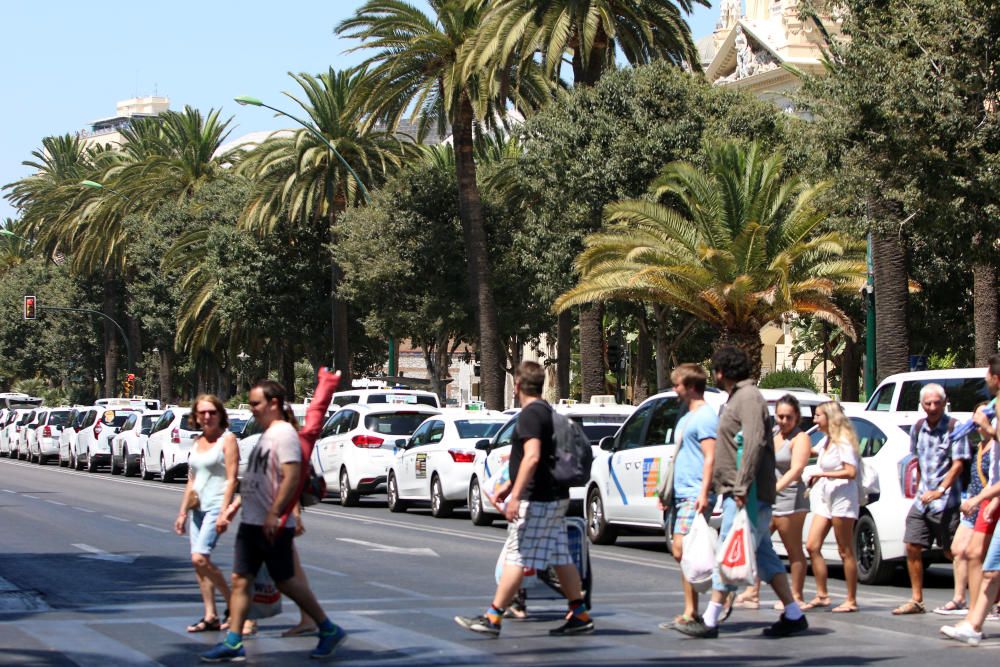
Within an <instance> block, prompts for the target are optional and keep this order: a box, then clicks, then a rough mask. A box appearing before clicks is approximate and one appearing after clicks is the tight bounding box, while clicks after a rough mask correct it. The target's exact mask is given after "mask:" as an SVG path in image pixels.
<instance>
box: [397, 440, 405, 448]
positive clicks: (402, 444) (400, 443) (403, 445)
mask: <svg viewBox="0 0 1000 667" xmlns="http://www.w3.org/2000/svg"><path fill="white" fill-rule="evenodd" d="M395 446H396V447H399V448H400V449H406V438H399V439H398V440H396V442H395Z"/></svg>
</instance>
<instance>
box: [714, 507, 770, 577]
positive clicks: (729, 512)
mask: <svg viewBox="0 0 1000 667" xmlns="http://www.w3.org/2000/svg"><path fill="white" fill-rule="evenodd" d="M737 513H739V507H737V506H736V501H735V500H734V499H733V497H732V496H724V497H723V498H722V526H720V530H719V544H722V541H723V540H725V539H726V536H727V535H729V530H730V529H731V528H732V527H733V521H735V520H736V515H737ZM750 523H751V525H752V530H751V534H752V535H753V539H754V541H755V542H756V544H757V550H756V555H757V578H758V579H760V580H761V581H763V582H765V583H770V582H771V580H772V579H774V578H775V577H776V576H777V575H779V574H785V564H784V563H782V562H781V559H780V558H778V554H776V553H775V552H774V546H773V545H772V544H771V531H770V528H771V506H770V505H769V504H768V503H765V502H762V501H759V500H758V501H757V516H756V517H754V515H753V514H751V515H750ZM761 526H763V527H764V529H763V530H761V529H760V527H761ZM712 588H713V589H715V590H717V591H723V592H732V591H735V590H737V589H738V588H739V587H738V586H732V585H729V584H724V583H722V579H721V577H719V568H718V565H716V568H715V572H714V573H713V574H712Z"/></svg>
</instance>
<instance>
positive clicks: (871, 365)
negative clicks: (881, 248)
mask: <svg viewBox="0 0 1000 667" xmlns="http://www.w3.org/2000/svg"><path fill="white" fill-rule="evenodd" d="M867 263H868V281H867V283H866V284H865V289H864V292H865V305H866V306H867V308H866V309H865V315H866V317H865V398H871V397H872V392H873V391H875V371H876V369H875V264H874V261H873V259H872V234H871V232H868V253H867Z"/></svg>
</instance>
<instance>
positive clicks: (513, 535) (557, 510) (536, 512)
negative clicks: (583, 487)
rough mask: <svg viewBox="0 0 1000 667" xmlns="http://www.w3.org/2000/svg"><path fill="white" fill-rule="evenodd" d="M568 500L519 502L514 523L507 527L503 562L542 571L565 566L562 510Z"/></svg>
mask: <svg viewBox="0 0 1000 667" xmlns="http://www.w3.org/2000/svg"><path fill="white" fill-rule="evenodd" d="M568 508H569V500H555V501H552V502H542V501H538V500H535V501H530V502H529V501H527V500H522V501H521V505H520V508H519V512H518V516H517V521H514V522H512V523H509V524H507V543H506V544H505V545H504V549H505V550H506V552H507V560H506V562H507V563H508V564H509V565H519V566H520V567H523V568H529V569H531V568H534V569H536V570H544V569H545V568H547V567H548V566H549V565H569V564H571V563H572V562H573V559H572V558H570V555H569V540H568V539H567V537H566V523H565V521H564V519H565V517H566V510H567V509H568Z"/></svg>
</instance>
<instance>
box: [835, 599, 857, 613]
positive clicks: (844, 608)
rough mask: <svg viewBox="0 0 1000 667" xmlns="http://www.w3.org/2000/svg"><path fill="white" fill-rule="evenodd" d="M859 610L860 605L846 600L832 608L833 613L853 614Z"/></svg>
mask: <svg viewBox="0 0 1000 667" xmlns="http://www.w3.org/2000/svg"><path fill="white" fill-rule="evenodd" d="M857 610H858V606H857V605H854V604H847V603H846V602H844V603H842V604H839V605H837V606H836V607H834V608H833V609H831V610H830V612H831V613H833V614H853V613H854V612H856V611H857Z"/></svg>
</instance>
